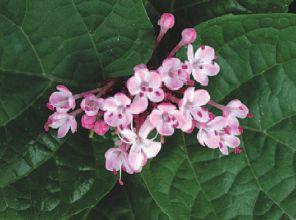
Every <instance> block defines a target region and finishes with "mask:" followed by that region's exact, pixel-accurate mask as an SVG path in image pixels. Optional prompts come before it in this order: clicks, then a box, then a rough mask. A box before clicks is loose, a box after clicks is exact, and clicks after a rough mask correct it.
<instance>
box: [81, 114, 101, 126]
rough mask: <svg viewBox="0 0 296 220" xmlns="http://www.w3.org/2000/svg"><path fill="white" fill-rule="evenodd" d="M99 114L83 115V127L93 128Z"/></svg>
mask: <svg viewBox="0 0 296 220" xmlns="http://www.w3.org/2000/svg"><path fill="white" fill-rule="evenodd" d="M96 118H97V116H88V115H86V114H85V115H83V116H82V118H81V125H82V127H83V128H86V129H92V128H93V127H94V124H95V121H96Z"/></svg>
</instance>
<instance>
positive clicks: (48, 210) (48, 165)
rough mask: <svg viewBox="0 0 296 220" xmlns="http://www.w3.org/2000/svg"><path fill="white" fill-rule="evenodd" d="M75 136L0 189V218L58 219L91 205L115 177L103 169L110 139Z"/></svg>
mask: <svg viewBox="0 0 296 220" xmlns="http://www.w3.org/2000/svg"><path fill="white" fill-rule="evenodd" d="M82 135H83V136H87V134H85V133H82V134H81V136H75V137H74V138H72V139H70V140H68V141H66V142H65V144H63V145H62V146H61V147H60V149H59V150H58V151H57V152H56V153H54V154H53V156H52V157H51V158H50V159H49V160H48V161H46V162H45V163H44V164H43V165H41V166H40V167H39V168H38V169H36V170H34V171H33V172H31V173H30V174H29V175H28V176H26V177H23V178H22V179H20V180H18V181H16V182H14V183H13V184H10V185H8V186H6V187H3V188H1V194H0V210H1V212H0V217H1V218H5V217H6V218H9V219H10V218H11V216H17V219H28V218H33V219H60V218H66V217H68V216H71V215H73V214H74V213H78V212H80V211H81V210H83V209H86V208H91V207H92V206H94V205H95V204H96V203H97V202H98V201H99V200H100V199H101V198H103V197H104V196H105V194H106V193H108V192H109V191H110V190H111V189H112V187H113V185H114V183H115V181H116V179H115V178H114V175H113V174H112V173H110V172H108V171H106V170H104V169H103V167H104V163H105V158H104V152H105V151H106V149H108V148H109V147H110V146H109V145H110V143H111V142H112V139H110V137H106V138H105V140H100V141H94V142H93V143H91V141H89V140H87V139H86V138H85V137H83V136H82Z"/></svg>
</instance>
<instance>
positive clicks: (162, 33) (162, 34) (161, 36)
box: [153, 29, 166, 51]
mask: <svg viewBox="0 0 296 220" xmlns="http://www.w3.org/2000/svg"><path fill="white" fill-rule="evenodd" d="M165 34H166V31H164V30H162V29H161V30H160V32H159V34H158V36H157V38H156V42H155V45H154V48H153V51H155V49H156V48H157V47H158V45H159V43H160V41H161V40H162V38H163V36H164V35H165Z"/></svg>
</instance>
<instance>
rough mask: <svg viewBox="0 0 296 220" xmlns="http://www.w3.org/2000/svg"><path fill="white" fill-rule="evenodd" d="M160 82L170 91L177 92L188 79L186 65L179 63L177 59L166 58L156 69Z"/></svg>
mask: <svg viewBox="0 0 296 220" xmlns="http://www.w3.org/2000/svg"><path fill="white" fill-rule="evenodd" d="M158 72H159V73H160V75H161V78H162V81H163V82H164V84H165V86H166V87H167V88H169V89H170V90H178V89H180V88H181V87H183V85H184V83H186V82H187V80H188V79H189V71H188V67H187V65H185V64H183V63H181V61H180V60H179V59H178V58H168V59H166V60H164V61H163V63H162V65H161V66H160V67H159V68H158Z"/></svg>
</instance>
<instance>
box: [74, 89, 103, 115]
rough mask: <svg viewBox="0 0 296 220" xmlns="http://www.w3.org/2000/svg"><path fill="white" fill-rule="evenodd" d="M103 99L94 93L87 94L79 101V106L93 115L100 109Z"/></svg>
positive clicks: (86, 112)
mask: <svg viewBox="0 0 296 220" xmlns="http://www.w3.org/2000/svg"><path fill="white" fill-rule="evenodd" d="M103 103H104V99H102V98H97V97H96V96H95V95H93V94H90V95H87V96H86V97H85V98H84V99H83V100H82V102H81V104H80V107H81V109H82V110H83V111H85V114H87V115H88V116H95V115H97V114H98V111H99V110H100V109H102V107H103Z"/></svg>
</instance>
